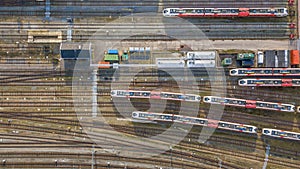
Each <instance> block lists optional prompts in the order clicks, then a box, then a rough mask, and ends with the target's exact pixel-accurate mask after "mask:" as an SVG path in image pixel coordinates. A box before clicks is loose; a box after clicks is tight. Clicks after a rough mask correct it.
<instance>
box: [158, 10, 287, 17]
mask: <svg viewBox="0 0 300 169" xmlns="http://www.w3.org/2000/svg"><path fill="white" fill-rule="evenodd" d="M163 16H165V17H174V16H178V17H285V16H288V10H287V8H165V9H164V10H163Z"/></svg>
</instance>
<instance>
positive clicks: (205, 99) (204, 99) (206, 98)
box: [203, 96, 211, 103]
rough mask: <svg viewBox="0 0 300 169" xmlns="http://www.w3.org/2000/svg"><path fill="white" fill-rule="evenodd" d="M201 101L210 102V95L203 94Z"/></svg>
mask: <svg viewBox="0 0 300 169" xmlns="http://www.w3.org/2000/svg"><path fill="white" fill-rule="evenodd" d="M203 102H204V103H211V96H204V97H203Z"/></svg>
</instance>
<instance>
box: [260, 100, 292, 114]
mask: <svg viewBox="0 0 300 169" xmlns="http://www.w3.org/2000/svg"><path fill="white" fill-rule="evenodd" d="M256 108H258V109H265V110H275V111H284V112H295V106H294V105H292V104H284V103H274V102H263V101H256Z"/></svg>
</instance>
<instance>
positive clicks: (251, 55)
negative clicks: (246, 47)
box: [236, 53, 254, 60]
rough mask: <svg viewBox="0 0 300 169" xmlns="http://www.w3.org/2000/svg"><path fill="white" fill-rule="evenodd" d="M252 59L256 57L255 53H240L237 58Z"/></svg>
mask: <svg viewBox="0 0 300 169" xmlns="http://www.w3.org/2000/svg"><path fill="white" fill-rule="evenodd" d="M251 59H254V54H253V53H240V54H238V56H237V59H236V60H251Z"/></svg>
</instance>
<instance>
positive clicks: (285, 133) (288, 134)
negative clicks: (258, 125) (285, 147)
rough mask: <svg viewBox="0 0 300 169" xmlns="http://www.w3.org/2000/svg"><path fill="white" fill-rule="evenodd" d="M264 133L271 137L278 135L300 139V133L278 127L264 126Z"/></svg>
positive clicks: (284, 137) (278, 136)
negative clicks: (278, 128)
mask: <svg viewBox="0 0 300 169" xmlns="http://www.w3.org/2000/svg"><path fill="white" fill-rule="evenodd" d="M262 134H263V135H266V136H270V137H277V138H283V139H291V140H298V141H299V140H300V133H296V132H290V131H283V130H277V129H270V128H263V130H262Z"/></svg>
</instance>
